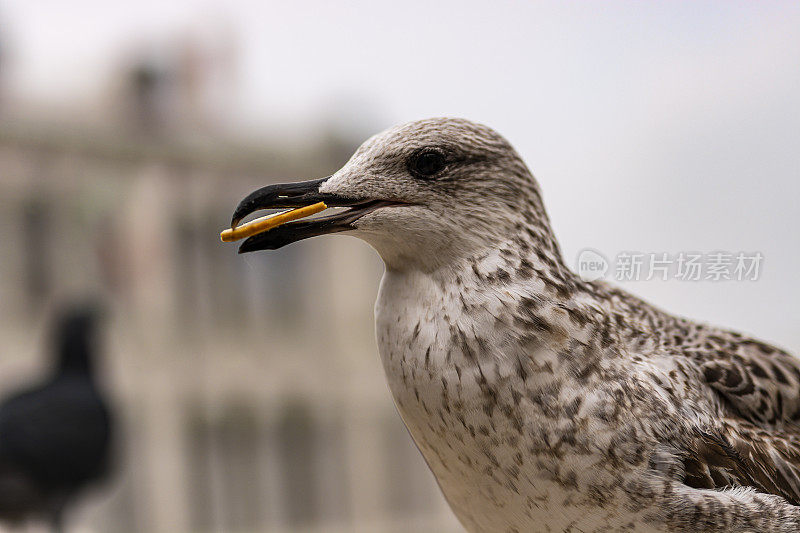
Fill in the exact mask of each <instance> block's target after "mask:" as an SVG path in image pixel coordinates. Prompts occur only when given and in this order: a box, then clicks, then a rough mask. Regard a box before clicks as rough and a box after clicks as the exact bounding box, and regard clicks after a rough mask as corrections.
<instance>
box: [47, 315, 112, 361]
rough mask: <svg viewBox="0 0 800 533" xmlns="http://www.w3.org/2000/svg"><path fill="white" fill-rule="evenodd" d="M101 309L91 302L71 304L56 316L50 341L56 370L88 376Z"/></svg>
mask: <svg viewBox="0 0 800 533" xmlns="http://www.w3.org/2000/svg"><path fill="white" fill-rule="evenodd" d="M100 317H101V309H100V307H99V306H97V305H96V304H92V303H73V304H71V305H67V306H65V307H64V308H62V309H61V310H60V312H59V313H58V314H57V316H56V323H55V328H54V332H53V339H52V342H53V344H54V348H55V350H54V351H55V356H56V359H57V361H56V364H57V368H58V371H59V372H61V373H63V372H78V373H90V372H91V371H92V356H93V352H94V347H95V346H94V343H95V335H96V329H97V324H98V321H99V320H100Z"/></svg>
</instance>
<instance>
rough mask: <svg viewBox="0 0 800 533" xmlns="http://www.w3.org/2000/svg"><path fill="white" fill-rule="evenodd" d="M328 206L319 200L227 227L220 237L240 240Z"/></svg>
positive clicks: (230, 240) (228, 240)
mask: <svg viewBox="0 0 800 533" xmlns="http://www.w3.org/2000/svg"><path fill="white" fill-rule="evenodd" d="M327 208H328V206H327V205H325V202H317V203H316V204H312V205H307V206H305V207H299V208H297V209H291V210H289V211H283V212H281V213H275V214H273V215H267V216H265V217H261V218H257V219H255V220H251V221H250V222H248V223H247V224H244V225H241V226H237V227H235V228H230V229H226V230H225V231H223V232H222V233H220V234H219V237H220V239H222V242H233V241H238V240H240V239H244V238H246V237H251V236H253V235H258V234H259V233H264V232H265V231H269V230H271V229H272V228H277V227H278V226H281V225H283V224H286V223H287V222H291V221H292V220H297V219H300V218H305V217H308V216H311V215H313V214H316V213H319V212H320V211H324V210H325V209H327Z"/></svg>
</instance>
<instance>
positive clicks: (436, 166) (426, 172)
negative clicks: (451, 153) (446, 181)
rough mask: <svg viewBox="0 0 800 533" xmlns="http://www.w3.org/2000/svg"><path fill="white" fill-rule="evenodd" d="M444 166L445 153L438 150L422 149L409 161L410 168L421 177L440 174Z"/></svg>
mask: <svg viewBox="0 0 800 533" xmlns="http://www.w3.org/2000/svg"><path fill="white" fill-rule="evenodd" d="M444 167H445V161H444V154H442V153H441V152H439V151H438V150H432V149H426V150H422V151H421V152H418V153H416V154H414V156H413V157H412V158H411V160H410V161H409V170H411V172H412V173H413V174H415V175H417V176H419V177H421V178H429V177H431V176H433V175H434V174H438V173H439V172H441V170H442V169H443V168H444Z"/></svg>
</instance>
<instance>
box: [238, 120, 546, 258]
mask: <svg viewBox="0 0 800 533" xmlns="http://www.w3.org/2000/svg"><path fill="white" fill-rule="evenodd" d="M319 201H324V202H325V203H326V204H327V205H328V206H330V207H346V208H347V209H345V210H342V211H339V212H337V213H335V214H333V215H327V216H322V217H319V218H316V219H307V220H303V221H299V222H292V223H289V224H284V225H282V226H279V227H277V228H275V229H273V230H270V231H267V232H265V233H262V234H259V235H255V236H253V237H250V238H249V239H248V240H246V241H245V242H244V243H243V244H242V246H241V247H240V252H241V253H245V252H252V251H256V250H264V249H275V248H280V247H281V246H284V245H286V244H289V243H291V242H295V241H298V240H301V239H305V238H308V237H313V236H316V235H321V234H326V233H334V232H347V233H349V234H352V235H354V236H356V237H359V238H361V239H363V240H365V241H367V242H368V243H369V244H371V245H372V246H373V247H374V248H375V249H376V250H377V251H378V252H379V253H380V255H381V257H382V258H383V260H384V262H385V263H386V265H387V266H388V267H390V268H413V267H419V268H437V267H438V266H441V265H442V264H445V263H448V262H451V261H456V260H458V259H460V258H464V257H469V256H474V255H475V254H478V253H481V251H483V250H486V249H487V248H493V247H496V246H497V244H498V243H499V242H502V241H505V240H508V239H510V238H513V237H514V236H516V235H518V234H520V233H524V234H525V238H527V239H529V240H530V239H534V240H536V239H540V240H541V241H542V242H541V243H540V246H541V247H543V248H550V247H552V246H554V245H553V243H552V238H551V237H550V235H551V234H550V229H549V223H548V220H547V215H546V214H545V211H544V207H543V204H542V201H541V196H540V193H539V187H538V185H537V183H536V181H535V180H534V178H533V176H532V175H531V173H530V171H529V170H528V169H527V167H526V166H525V164H524V163H523V161H522V159H521V158H520V157H519V155H518V154H517V153H516V151H515V150H514V149H513V148H512V147H511V145H510V144H509V143H508V142H507V141H506V140H505V139H504V138H503V137H501V136H500V135H499V134H497V133H496V132H494V131H493V130H492V129H490V128H488V127H486V126H483V125H480V124H476V123H473V122H470V121H467V120H463V119H450V118H439V119H428V120H420V121H417V122H411V123H408V124H404V125H401V126H397V127H394V128H392V129H389V130H387V131H384V132H382V133H379V134H377V135H375V136H374V137H372V138H370V139H368V140H367V141H366V142H365V143H364V144H363V145H361V147H359V148H358V150H357V151H356V152H355V154H353V156H352V157H351V158H350V160H349V161H348V162H347V163H346V164H345V165H344V166H343V167H342V168H341V169H339V170H338V171H337V172H336V173H334V174H333V175H331V176H329V177H327V178H323V179H320V180H313V181H307V182H301V183H293V184H279V185H271V186H268V187H264V188H262V189H259V190H258V191H255V192H254V193H252V194H251V195H249V196H248V197H247V198H245V199H244V200H243V201H242V202H241V203H240V204H239V206H238V207H237V209H236V211H235V213H234V216H233V223H232V225H233V226H236V225H237V224H238V223H239V222H240V221H241V220H242V219H243V218H244V217H245V216H247V215H248V214H250V213H251V212H253V211H256V210H258V209H267V208H280V207H300V206H305V205H309V204H311V203H314V202H319Z"/></svg>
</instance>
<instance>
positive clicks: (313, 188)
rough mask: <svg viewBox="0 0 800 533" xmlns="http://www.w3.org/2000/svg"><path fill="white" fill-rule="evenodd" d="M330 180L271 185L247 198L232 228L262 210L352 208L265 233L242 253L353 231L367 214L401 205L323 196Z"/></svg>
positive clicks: (246, 243)
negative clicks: (320, 205)
mask: <svg viewBox="0 0 800 533" xmlns="http://www.w3.org/2000/svg"><path fill="white" fill-rule="evenodd" d="M329 177H330V176H329ZM329 177H328V178H329ZM328 178H322V179H318V180H310V181H301V182H297V183H279V184H276V185H269V186H267V187H262V188H261V189H258V190H257V191H254V192H252V193H250V194H249V195H247V196H246V197H245V198H244V200H242V201H241V202H239V205H238V206H236V209H235V210H234V212H233V217H232V219H231V228H235V227H236V226H238V225H239V223H240V222H241V221H242V220H243V219H244V217H246V216H247V215H249V214H251V213H253V212H255V211H258V210H260V209H282V208H297V207H306V206H309V205H312V204H315V203H318V202H325V205H327V206H328V207H348V208H349V209H346V210H343V211H339V212H336V213H334V214H332V215H327V216H321V217H318V218H314V219H310V220H301V221H297V222H289V223H286V224H283V225H280V226H278V227H275V228H273V229H270V230H268V231H266V232H264V233H259V234H257V235H253V236H252V237H249V238H248V239H247V240H245V241H244V242H243V243H242V245H241V246H240V247H239V253H240V254H244V253H248V252H255V251H258V250H277V249H278V248H281V247H283V246H286V245H287V244H291V243H293V242H297V241H301V240H303V239H308V238H310V237H316V236H318V235H325V234H328V233H336V232H340V231H348V230H352V229H353V226H352V224H353V222H355V221H356V220H358V219H359V218H361V217H362V216H364V215H365V214H367V213H369V212H371V211H374V210H375V209H377V208H379V207H385V206H388V205H396V204H397V202H387V201H382V200H364V199H354V198H346V197H343V196H340V195H337V194H333V193H321V192H320V191H319V188H320V185H322V184H323V183H324V182H325V181H326V180H327V179H328Z"/></svg>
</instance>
